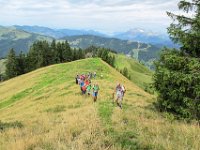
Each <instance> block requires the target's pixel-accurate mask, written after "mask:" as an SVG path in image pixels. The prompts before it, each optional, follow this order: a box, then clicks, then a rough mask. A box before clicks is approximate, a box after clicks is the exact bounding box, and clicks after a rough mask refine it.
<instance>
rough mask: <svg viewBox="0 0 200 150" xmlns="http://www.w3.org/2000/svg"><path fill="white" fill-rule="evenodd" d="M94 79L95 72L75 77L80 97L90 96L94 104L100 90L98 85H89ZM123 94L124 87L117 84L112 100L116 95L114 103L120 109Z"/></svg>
mask: <svg viewBox="0 0 200 150" xmlns="http://www.w3.org/2000/svg"><path fill="white" fill-rule="evenodd" d="M95 78H96V72H94V73H91V72H89V73H88V74H81V75H79V74H77V75H76V77H75V82H76V84H77V85H79V86H80V90H81V93H82V95H88V96H90V95H92V97H93V100H94V102H96V101H97V96H98V92H99V90H100V88H99V85H98V84H97V83H94V84H93V85H92V83H91V79H95ZM125 92H126V89H125V86H124V85H122V84H120V83H118V84H117V86H116V87H115V90H114V92H113V100H114V99H115V94H116V99H115V101H116V103H117V105H118V106H119V107H120V108H121V109H122V101H123V97H124V94H125ZM113 102H114V101H113Z"/></svg>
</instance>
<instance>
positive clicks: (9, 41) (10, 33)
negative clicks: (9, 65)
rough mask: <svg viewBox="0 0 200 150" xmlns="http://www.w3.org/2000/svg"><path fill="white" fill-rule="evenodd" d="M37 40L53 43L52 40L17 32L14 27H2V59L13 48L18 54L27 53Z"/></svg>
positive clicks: (20, 31)
mask: <svg viewBox="0 0 200 150" xmlns="http://www.w3.org/2000/svg"><path fill="white" fill-rule="evenodd" d="M36 40H47V41H51V40H52V38H50V37H47V36H42V35H39V34H34V33H28V32H25V31H22V30H17V29H15V28H14V27H0V57H5V56H6V55H7V53H8V51H9V49H11V48H14V49H15V50H16V52H17V53H19V52H20V51H24V52H27V50H28V49H29V47H30V46H31V45H32V44H33V42H34V41H36Z"/></svg>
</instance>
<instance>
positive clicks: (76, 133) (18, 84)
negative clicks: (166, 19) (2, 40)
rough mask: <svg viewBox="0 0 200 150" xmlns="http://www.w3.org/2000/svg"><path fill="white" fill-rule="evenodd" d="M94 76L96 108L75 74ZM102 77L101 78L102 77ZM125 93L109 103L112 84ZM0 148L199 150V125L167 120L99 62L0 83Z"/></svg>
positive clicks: (145, 95)
mask: <svg viewBox="0 0 200 150" xmlns="http://www.w3.org/2000/svg"><path fill="white" fill-rule="evenodd" d="M89 71H90V72H93V71H96V72H97V75H98V77H97V79H96V80H92V82H93V83H98V84H99V86H100V92H99V97H98V101H97V103H93V101H92V98H91V97H86V96H82V95H81V94H80V89H79V87H78V86H77V85H76V84H75V81H74V76H75V75H76V74H77V73H87V72H89ZM101 74H102V75H103V77H102V78H100V77H99V76H100V75H101ZM118 82H120V83H123V84H124V85H125V86H126V88H127V92H126V94H125V98H124V101H123V103H124V104H123V109H122V110H121V109H120V108H118V107H117V106H116V105H114V104H113V103H112V93H113V89H114V87H115V85H116V83H118ZM0 95H1V97H0V118H1V122H0V130H1V132H0V149H3V150H32V149H46V150H47V149H48V150H54V149H55V150H57V149H58V150H62V149H80V150H83V149H91V150H98V149H99V150H102V149H111V150H120V149H158V150H160V149H166V150H172V149H174V148H176V149H198V148H199V147H200V141H199V140H198V139H200V129H199V127H198V126H197V125H195V124H194V123H193V124H186V123H182V122H176V121H173V120H169V119H166V118H164V117H162V115H161V114H160V113H158V112H156V110H155V109H154V107H153V106H152V102H154V96H151V95H149V94H148V93H146V92H144V91H143V90H142V89H140V88H139V87H138V86H136V85H135V84H133V83H132V82H130V81H129V80H127V79H126V78H125V77H123V76H122V75H121V74H120V73H118V72H117V71H116V70H115V69H113V68H111V67H110V66H109V65H107V64H106V63H105V62H103V61H102V60H100V59H98V58H95V59H94V58H93V59H84V60H79V61H75V62H70V63H64V64H59V65H52V66H49V67H45V68H41V69H38V70H36V71H33V72H30V73H28V74H25V75H22V76H19V77H16V78H13V79H11V80H8V81H6V82H3V83H0Z"/></svg>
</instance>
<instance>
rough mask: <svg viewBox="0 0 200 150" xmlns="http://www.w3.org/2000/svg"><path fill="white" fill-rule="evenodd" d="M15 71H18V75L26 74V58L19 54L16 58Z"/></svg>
mask: <svg viewBox="0 0 200 150" xmlns="http://www.w3.org/2000/svg"><path fill="white" fill-rule="evenodd" d="M17 70H18V75H21V74H24V73H26V72H27V65H26V56H25V54H23V52H22V51H21V53H20V54H19V56H18V57H17Z"/></svg>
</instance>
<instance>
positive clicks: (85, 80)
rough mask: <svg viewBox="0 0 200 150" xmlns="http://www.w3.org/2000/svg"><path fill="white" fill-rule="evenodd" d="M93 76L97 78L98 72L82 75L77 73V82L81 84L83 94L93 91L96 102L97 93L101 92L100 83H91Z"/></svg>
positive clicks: (89, 93)
mask: <svg viewBox="0 0 200 150" xmlns="http://www.w3.org/2000/svg"><path fill="white" fill-rule="evenodd" d="M92 78H94V79H95V78H96V72H94V73H91V72H89V73H88V74H81V75H78V74H77V75H76V77H75V79H76V84H78V85H79V86H80V89H81V93H82V94H83V95H85V94H87V95H91V92H92V96H93V99H94V102H96V100H97V95H98V92H99V85H98V84H97V83H95V84H94V85H93V86H92V84H91V79H92ZM91 90H92V91H91Z"/></svg>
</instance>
